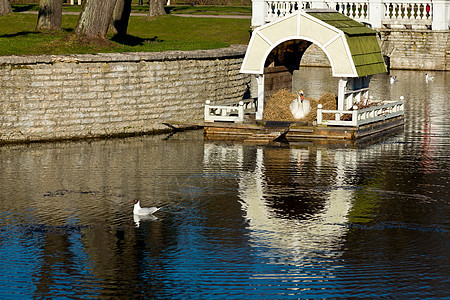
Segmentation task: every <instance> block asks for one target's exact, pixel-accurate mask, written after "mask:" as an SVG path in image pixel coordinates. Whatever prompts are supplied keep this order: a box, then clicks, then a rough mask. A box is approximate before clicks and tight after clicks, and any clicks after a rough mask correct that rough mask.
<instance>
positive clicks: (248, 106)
mask: <svg viewBox="0 0 450 300" xmlns="http://www.w3.org/2000/svg"><path fill="white" fill-rule="evenodd" d="M255 110H256V101H255V99H245V100H242V101H239V102H238V103H232V104H228V105H227V104H224V105H211V101H209V100H206V103H205V117H204V120H205V122H216V121H218V122H234V123H242V122H243V121H244V116H245V114H246V113H254V112H255Z"/></svg>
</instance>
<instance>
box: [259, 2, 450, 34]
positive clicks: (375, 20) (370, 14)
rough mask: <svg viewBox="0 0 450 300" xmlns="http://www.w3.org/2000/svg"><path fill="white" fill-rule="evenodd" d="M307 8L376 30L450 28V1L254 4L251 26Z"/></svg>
mask: <svg viewBox="0 0 450 300" xmlns="http://www.w3.org/2000/svg"><path fill="white" fill-rule="evenodd" d="M307 8H330V9H334V10H336V11H338V12H340V13H342V14H344V15H346V16H348V17H350V18H352V19H354V20H356V21H358V22H362V23H368V24H371V26H372V27H374V28H381V27H382V26H385V27H405V26H406V27H408V28H431V29H433V30H446V29H449V27H450V19H449V14H450V1H445V0H415V1H408V0H347V1H344V0H253V16H252V26H260V25H263V24H265V23H268V22H272V21H274V20H276V19H278V18H281V17H284V16H286V15H289V14H292V13H294V12H295V11H297V10H299V9H307Z"/></svg>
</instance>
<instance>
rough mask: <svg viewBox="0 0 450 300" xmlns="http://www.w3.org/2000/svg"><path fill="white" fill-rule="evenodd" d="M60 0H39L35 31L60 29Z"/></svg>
mask: <svg viewBox="0 0 450 300" xmlns="http://www.w3.org/2000/svg"><path fill="white" fill-rule="evenodd" d="M61 18H62V1H61V0H40V2H39V15H38V20H37V25H36V30H37V31H42V30H51V29H56V30H59V29H61Z"/></svg>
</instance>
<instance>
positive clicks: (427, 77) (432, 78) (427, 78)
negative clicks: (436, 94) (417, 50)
mask: <svg viewBox="0 0 450 300" xmlns="http://www.w3.org/2000/svg"><path fill="white" fill-rule="evenodd" d="M425 80H426V81H427V82H428V81H433V80H434V76H430V75H429V74H428V73H426V74H425Z"/></svg>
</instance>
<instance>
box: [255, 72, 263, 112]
mask: <svg viewBox="0 0 450 300" xmlns="http://www.w3.org/2000/svg"><path fill="white" fill-rule="evenodd" d="M256 83H257V85H258V100H257V104H256V116H255V119H256V120H262V118H263V112H264V74H261V75H256Z"/></svg>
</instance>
